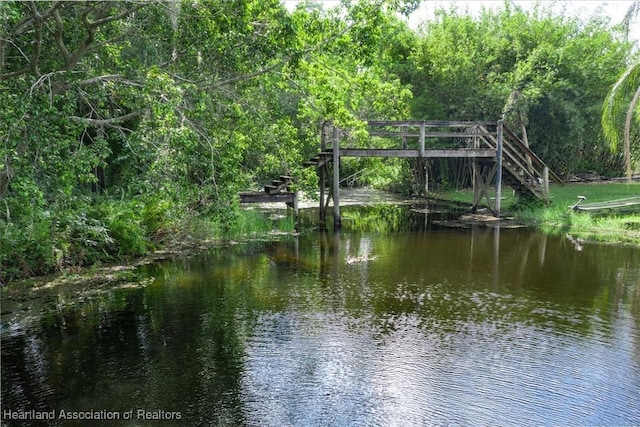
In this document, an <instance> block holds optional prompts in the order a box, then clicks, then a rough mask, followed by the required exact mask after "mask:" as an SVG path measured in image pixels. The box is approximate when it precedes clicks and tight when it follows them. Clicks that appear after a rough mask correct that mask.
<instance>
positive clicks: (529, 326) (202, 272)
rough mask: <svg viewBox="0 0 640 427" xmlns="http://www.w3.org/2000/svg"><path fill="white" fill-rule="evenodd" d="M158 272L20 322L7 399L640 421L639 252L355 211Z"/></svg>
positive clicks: (272, 413)
mask: <svg viewBox="0 0 640 427" xmlns="http://www.w3.org/2000/svg"><path fill="white" fill-rule="evenodd" d="M353 209H355V208H353ZM389 209H395V208H389ZM345 215H346V216H347V218H348V212H347V213H346V214H345ZM356 217H357V215H356ZM392 219H393V218H392ZM355 222H357V221H355ZM355 222H354V224H355ZM414 222H415V218H414ZM360 228H362V227H360ZM365 228H366V227H365ZM140 273H141V274H142V275H144V276H147V277H150V278H153V280H152V281H150V283H148V285H147V286H146V287H144V288H120V289H113V290H110V291H107V292H105V293H102V294H99V295H96V296H95V297H93V298H91V299H89V300H86V301H84V302H83V303H78V304H74V305H72V306H58V308H57V309H52V310H50V311H48V312H46V313H44V315H43V316H42V318H41V319H39V320H38V321H37V322H35V323H31V324H29V325H27V326H25V325H22V324H16V323H13V322H12V321H11V316H6V317H5V319H4V320H3V323H2V409H3V410H12V411H29V410H37V411H51V410H56V411H60V410H61V409H64V410H66V411H101V410H106V411H114V412H117V413H120V414H124V413H125V412H126V411H129V410H131V409H134V410H136V411H137V410H138V409H143V410H145V411H151V412H153V411H156V413H160V414H162V411H165V412H166V413H169V412H172V411H175V412H179V413H180V417H181V419H180V420H176V419H173V420H164V421H149V420H141V419H134V420H132V421H124V420H122V419H121V420H120V421H118V422H107V421H104V422H97V423H96V422H94V423H93V424H92V425H100V424H102V425H132V426H133V425H160V426H165V425H166V426H170V425H230V426H231V425H233V426H236V425H249V426H258V425H259V426H408V425H452V424H453V425H505V426H506V425H640V249H639V248H633V247H618V246H611V245H596V244H584V245H579V244H575V242H574V243H572V241H571V240H569V239H567V237H566V236H548V235H545V234H542V233H537V232H532V231H529V230H521V229H520V230H507V229H502V230H500V229H495V230H492V229H480V228H477V229H470V230H451V229H438V228H437V227H435V226H428V227H427V229H425V227H415V224H414V226H409V227H407V226H398V227H391V229H388V230H384V232H380V230H378V231H371V230H370V231H366V229H365V230H358V227H352V228H351V229H350V228H349V221H348V220H347V221H346V227H345V228H344V229H343V231H342V232H340V233H337V234H335V233H333V232H326V233H325V232H320V231H314V230H309V231H306V232H305V233H303V234H302V235H300V236H298V237H290V238H285V239H284V240H282V241H279V242H263V243H256V244H254V245H237V246H232V247H228V248H224V249H218V250H214V251H211V252H208V253H206V254H202V255H199V256H196V257H192V258H189V259H176V260H172V261H166V262H162V263H158V264H154V265H151V266H146V267H143V268H142V271H141V272H140ZM167 417H168V416H167ZM174 418H175V417H174ZM3 423H4V424H5V425H29V423H25V422H23V421H20V422H17V421H10V420H7V419H6V417H5V419H4V421H3ZM32 424H33V425H38V424H37V423H35V422H33V423H32ZM51 424H60V425H86V422H84V423H83V422H76V423H75V424H74V423H72V422H63V421H61V420H57V421H55V422H52V423H51Z"/></svg>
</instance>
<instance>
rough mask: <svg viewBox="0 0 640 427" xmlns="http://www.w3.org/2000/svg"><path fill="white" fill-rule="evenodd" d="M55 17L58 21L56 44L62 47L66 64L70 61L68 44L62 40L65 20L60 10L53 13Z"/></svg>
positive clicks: (55, 34) (61, 50)
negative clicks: (63, 20)
mask: <svg viewBox="0 0 640 427" xmlns="http://www.w3.org/2000/svg"><path fill="white" fill-rule="evenodd" d="M53 19H54V20H55V22H56V31H55V33H54V35H53V37H54V39H55V41H56V44H57V45H58V48H59V49H60V52H61V53H62V57H63V58H64V63H65V64H66V63H68V62H69V49H67V46H66V45H65V44H64V40H62V32H63V22H62V18H61V17H60V12H59V11H58V10H56V11H55V12H54V13H53Z"/></svg>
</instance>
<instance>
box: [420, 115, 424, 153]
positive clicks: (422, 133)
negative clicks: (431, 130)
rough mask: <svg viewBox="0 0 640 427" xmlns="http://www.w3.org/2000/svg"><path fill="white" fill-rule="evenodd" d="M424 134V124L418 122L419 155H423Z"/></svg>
mask: <svg viewBox="0 0 640 427" xmlns="http://www.w3.org/2000/svg"><path fill="white" fill-rule="evenodd" d="M424 134H425V124H424V122H422V123H420V157H424Z"/></svg>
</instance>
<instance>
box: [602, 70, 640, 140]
mask: <svg viewBox="0 0 640 427" xmlns="http://www.w3.org/2000/svg"><path fill="white" fill-rule="evenodd" d="M638 87H640V60H637V61H636V62H634V63H633V64H631V65H630V66H629V67H627V69H626V70H625V71H624V73H623V74H622V76H620V78H619V79H618V81H617V82H616V83H615V84H614V85H613V87H612V88H611V90H610V91H609V94H608V95H607V97H606V99H605V102H604V105H603V108H602V117H601V123H602V131H603V134H604V137H605V140H606V141H607V143H608V144H609V146H610V147H611V150H612V151H614V152H615V151H617V149H618V145H619V143H620V134H621V132H622V130H623V128H624V125H623V123H624V119H625V116H626V113H627V111H628V109H629V107H630V102H631V99H632V98H633V95H634V94H635V93H636V91H637V90H638Z"/></svg>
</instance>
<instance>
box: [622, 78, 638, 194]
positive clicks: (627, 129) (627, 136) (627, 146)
mask: <svg viewBox="0 0 640 427" xmlns="http://www.w3.org/2000/svg"><path fill="white" fill-rule="evenodd" d="M638 100H640V86H638V89H637V90H636V93H635V95H633V99H632V100H631V104H629V109H628V110H627V119H626V120H625V122H624V164H625V166H626V169H627V182H631V121H632V120H633V111H634V110H635V109H636V106H637V105H638Z"/></svg>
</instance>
